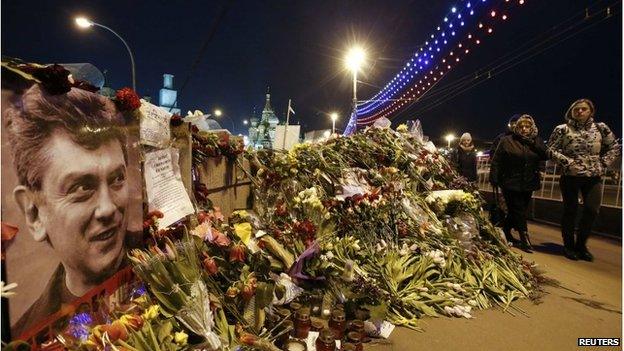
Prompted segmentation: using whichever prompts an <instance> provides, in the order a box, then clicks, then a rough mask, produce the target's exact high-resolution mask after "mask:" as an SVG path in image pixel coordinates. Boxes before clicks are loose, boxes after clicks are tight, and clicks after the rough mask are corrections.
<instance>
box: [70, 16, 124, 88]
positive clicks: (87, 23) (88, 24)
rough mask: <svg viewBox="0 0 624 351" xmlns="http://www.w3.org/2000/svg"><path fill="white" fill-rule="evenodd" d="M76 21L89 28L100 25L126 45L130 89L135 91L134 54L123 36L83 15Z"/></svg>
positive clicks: (79, 24) (81, 26) (82, 26)
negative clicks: (129, 69) (130, 74)
mask: <svg viewBox="0 0 624 351" xmlns="http://www.w3.org/2000/svg"><path fill="white" fill-rule="evenodd" d="M75 21H76V25H77V26H78V27H80V28H89V27H92V26H96V27H100V28H104V29H106V30H107V31H109V32H111V33H113V34H115V36H116V37H117V38H119V40H121V42H122V43H123V44H124V45H125V46H126V49H127V50H128V54H129V55H130V65H131V67H132V90H134V91H135V92H136V70H135V67H134V55H133V54H132V50H130V46H128V43H126V41H125V40H124V38H122V37H121V35H119V34H117V32H115V31H114V30H112V29H110V28H108V27H107V26H105V25H102V24H99V23H95V22H93V21H91V20H89V19H87V18H84V17H78V18H76V19H75Z"/></svg>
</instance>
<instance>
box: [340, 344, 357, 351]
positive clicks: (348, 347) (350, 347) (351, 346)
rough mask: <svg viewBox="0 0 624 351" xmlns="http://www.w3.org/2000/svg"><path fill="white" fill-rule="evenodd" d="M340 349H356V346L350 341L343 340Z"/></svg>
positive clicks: (343, 350)
mask: <svg viewBox="0 0 624 351" xmlns="http://www.w3.org/2000/svg"><path fill="white" fill-rule="evenodd" d="M340 350H341V351H356V350H357V348H356V347H355V345H353V344H352V343H350V342H343V343H342V347H340Z"/></svg>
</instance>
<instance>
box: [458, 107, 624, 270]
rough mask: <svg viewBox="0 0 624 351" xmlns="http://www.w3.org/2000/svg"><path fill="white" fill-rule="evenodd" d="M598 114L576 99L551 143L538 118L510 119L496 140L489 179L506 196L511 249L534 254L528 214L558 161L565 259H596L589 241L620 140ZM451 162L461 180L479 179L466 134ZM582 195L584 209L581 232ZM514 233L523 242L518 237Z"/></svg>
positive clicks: (506, 227) (505, 229)
mask: <svg viewBox="0 0 624 351" xmlns="http://www.w3.org/2000/svg"><path fill="white" fill-rule="evenodd" d="M595 114H596V108H595V106H594V104H593V103H592V102H591V101H590V100H588V99H579V100H576V101H574V102H573V103H572V104H571V105H570V107H569V108H568V110H567V111H566V113H565V123H563V124H560V125H558V126H557V127H555V129H554V130H553V131H552V133H551V135H550V138H549V139H548V142H547V143H544V141H543V140H542V139H541V138H540V137H539V135H538V134H539V133H538V127H537V124H536V122H535V120H534V119H533V117H531V116H530V115H528V114H517V115H514V116H512V117H511V119H510V120H509V123H508V124H507V127H508V130H507V131H505V132H504V133H501V134H500V135H498V136H497V137H496V138H495V139H494V141H493V142H492V148H491V150H490V153H489V157H490V173H489V181H490V183H491V184H492V187H493V188H494V189H495V191H494V193H495V194H498V189H500V191H501V193H502V195H503V198H504V201H505V204H506V208H507V210H506V215H505V218H504V220H503V222H502V228H503V233H504V234H505V238H506V240H507V241H508V242H509V243H510V244H511V245H513V246H516V247H518V248H520V249H522V250H523V251H526V252H529V253H531V252H532V246H531V241H530V238H529V233H528V230H527V210H528V208H529V205H530V201H531V198H532V194H533V191H535V190H537V189H539V188H540V181H541V174H540V172H541V171H543V167H544V161H546V160H553V161H554V162H556V163H557V165H558V167H560V169H561V175H560V178H559V186H560V189H561V195H562V199H563V215H562V218H561V233H562V237H563V247H564V255H565V257H567V258H568V259H571V260H579V259H580V260H585V261H593V259H594V257H593V255H592V254H591V253H590V252H589V250H588V249H587V239H588V238H589V236H590V234H591V231H592V226H593V223H594V220H595V219H596V217H597V215H598V211H599V210H600V204H601V200H602V199H601V197H602V191H601V187H602V181H601V178H602V177H603V176H604V175H605V173H606V171H607V169H609V168H610V167H611V166H612V164H613V163H614V162H616V160H617V159H618V157H619V156H620V144H619V143H618V140H617V138H616V137H615V135H614V134H613V132H612V131H611V129H610V128H609V127H608V126H607V125H606V124H605V123H602V122H597V121H595V119H594V118H595ZM451 160H452V163H453V164H454V165H455V167H456V169H457V171H458V172H459V173H460V174H461V175H462V176H464V177H465V178H466V179H468V180H470V181H473V182H474V181H476V180H477V153H476V150H475V147H474V144H473V142H472V136H471V135H470V133H464V134H463V135H462V136H461V138H460V140H459V143H458V145H457V148H456V150H454V152H453V153H452V155H451ZM579 193H580V194H581V196H582V199H583V210H582V214H581V218H580V220H579V223H578V228H577V227H576V225H575V224H576V215H577V209H578V206H579V201H578V200H579ZM514 229H515V230H516V231H517V232H518V235H519V239H516V238H515V237H514V236H513V234H512V230H514Z"/></svg>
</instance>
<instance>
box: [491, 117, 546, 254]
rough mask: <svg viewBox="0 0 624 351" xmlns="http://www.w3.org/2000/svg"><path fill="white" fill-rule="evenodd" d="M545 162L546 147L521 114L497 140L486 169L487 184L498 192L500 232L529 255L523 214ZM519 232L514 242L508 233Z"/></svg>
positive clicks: (528, 242)
mask: <svg viewBox="0 0 624 351" xmlns="http://www.w3.org/2000/svg"><path fill="white" fill-rule="evenodd" d="M545 159H546V146H545V145H544V142H543V141H542V139H541V138H540V137H539V136H538V135H537V126H536V125H535V122H534V121H533V117H531V116H530V115H526V114H525V115H522V116H520V118H519V119H518V121H517V122H516V125H515V126H514V129H513V133H512V134H511V135H508V136H505V137H503V138H501V141H500V143H499V144H498V147H497V148H496V151H495V152H494V157H493V158H492V164H491V166H490V182H491V183H492V185H494V186H498V187H500V188H501V189H502V192H503V197H504V198H505V203H506V204H507V216H506V217H505V221H504V224H503V232H504V233H505V238H506V239H507V241H508V242H510V243H514V244H515V245H517V246H518V247H520V248H521V249H522V250H524V251H526V252H528V253H531V252H532V247H531V242H530V240H529V235H528V233H527V220H526V214H527V210H528V208H529V204H530V202H531V197H532V195H533V191H534V190H537V189H539V187H540V162H541V161H542V160H545ZM512 229H516V230H517V231H518V232H519V233H520V241H519V242H518V241H516V240H515V239H514V238H513V235H512V234H511V230H512Z"/></svg>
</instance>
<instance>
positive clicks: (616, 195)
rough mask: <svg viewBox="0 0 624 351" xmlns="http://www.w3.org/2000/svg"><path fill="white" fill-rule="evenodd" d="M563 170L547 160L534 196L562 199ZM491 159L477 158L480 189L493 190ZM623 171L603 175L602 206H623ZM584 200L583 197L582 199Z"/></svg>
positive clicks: (485, 157)
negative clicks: (539, 186) (560, 187)
mask: <svg viewBox="0 0 624 351" xmlns="http://www.w3.org/2000/svg"><path fill="white" fill-rule="evenodd" d="M560 173H561V170H560V168H559V169H558V167H557V163H555V162H553V161H546V167H545V170H544V171H543V172H541V185H542V186H541V188H540V189H538V190H536V191H534V192H533V198H536V199H548V200H557V201H562V198H561V190H560V189H559V178H560V177H561V174H560ZM489 175H490V159H489V157H487V156H484V157H478V158H477V176H478V179H477V182H478V185H479V190H481V191H492V185H491V184H490V181H489ZM621 175H622V173H621V171H618V172H615V174H613V175H611V176H605V177H602V190H601V191H602V202H601V203H600V205H601V206H607V207H615V208H622V177H621ZM580 201H582V199H580Z"/></svg>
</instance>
